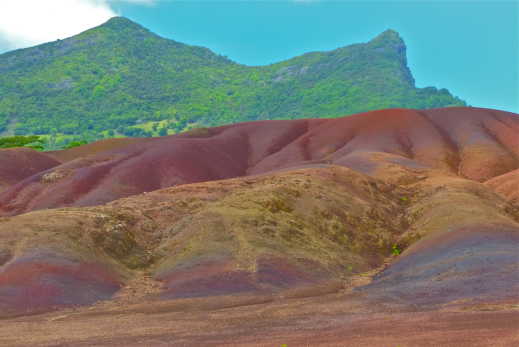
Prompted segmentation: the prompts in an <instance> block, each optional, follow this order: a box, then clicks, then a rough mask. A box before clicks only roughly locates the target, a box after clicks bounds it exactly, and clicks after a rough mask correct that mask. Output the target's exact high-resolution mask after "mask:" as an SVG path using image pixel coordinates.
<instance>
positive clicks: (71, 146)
mask: <svg viewBox="0 0 519 347" xmlns="http://www.w3.org/2000/svg"><path fill="white" fill-rule="evenodd" d="M86 144H87V142H86V141H85V140H83V141H72V142H70V143H69V144H67V145H66V146H65V149H69V148H74V147H79V146H82V145H86Z"/></svg>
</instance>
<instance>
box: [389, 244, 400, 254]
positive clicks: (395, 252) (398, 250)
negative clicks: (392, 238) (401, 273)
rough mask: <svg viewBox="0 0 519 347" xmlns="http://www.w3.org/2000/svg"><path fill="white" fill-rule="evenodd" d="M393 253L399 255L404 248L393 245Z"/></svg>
mask: <svg viewBox="0 0 519 347" xmlns="http://www.w3.org/2000/svg"><path fill="white" fill-rule="evenodd" d="M391 253H392V254H393V255H399V254H400V253H402V250H401V249H400V247H398V245H393V247H391Z"/></svg>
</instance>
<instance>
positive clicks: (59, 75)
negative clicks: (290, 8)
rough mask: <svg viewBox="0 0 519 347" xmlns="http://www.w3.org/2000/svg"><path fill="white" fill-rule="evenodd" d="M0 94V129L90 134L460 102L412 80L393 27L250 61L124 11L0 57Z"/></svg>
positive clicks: (134, 132) (158, 130)
mask: <svg viewBox="0 0 519 347" xmlns="http://www.w3.org/2000/svg"><path fill="white" fill-rule="evenodd" d="M0 96H1V98H0V135H1V134H4V135H12V134H18V135H24V134H55V135H57V138H58V139H63V138H67V137H69V138H72V137H74V136H76V137H77V136H78V135H81V136H82V137H83V138H84V139H87V140H89V141H90V140H94V139H98V138H100V137H103V136H104V137H113V136H119V135H127V136H146V135H150V134H153V135H159V134H160V135H165V134H167V133H168V132H169V133H173V132H180V131H183V130H188V129H189V128H191V127H194V126H197V127H199V126H216V125H222V124H228V123H234V122H239V121H249V120H259V119H281V118H289V119H294V118H305V117H338V116H344V115H349V114H353V113H358V112H364V111H369V110H375V109H384V108H394V107H405V108H416V109H428V108H435V107H448V106H464V105H465V103H464V102H463V101H461V100H460V99H458V98H456V97H453V96H452V95H451V94H450V93H449V92H448V91H447V90H446V89H440V90H437V89H436V88H434V87H427V88H416V87H415V85H414V80H413V77H412V75H411V72H410V71H409V68H408V67H407V61H406V46H405V44H404V42H403V41H402V39H401V38H400V36H399V35H398V33H397V32H395V31H393V30H387V31H385V32H383V33H381V34H380V35H378V36H377V37H375V38H374V39H373V40H371V41H369V42H367V43H363V44H354V45H350V46H346V47H342V48H338V49H335V50H333V51H328V52H311V53H307V54H304V55H301V56H298V57H295V58H292V59H289V60H286V61H282V62H279V63H275V64H271V65H268V66H245V65H241V64H237V63H235V62H233V61H231V60H229V59H227V58H226V57H223V56H220V55H217V54H215V53H213V52H211V51H210V50H209V49H207V48H203V47H196V46H190V45H186V44H183V43H179V42H176V41H173V40H169V39H164V38H161V37H159V36H157V35H155V34H154V33H152V32H150V31H149V30H147V29H145V28H143V27H141V26H140V25H138V24H136V23H134V22H132V21H130V20H128V19H126V18H123V17H114V18H112V19H110V20H109V21H108V22H106V23H105V24H103V25H100V26H98V27H96V28H93V29H90V30H87V31H85V32H83V33H81V34H79V35H77V36H73V37H71V38H68V39H65V40H57V41H55V42H49V43H46V44H42V45H39V46H35V47H31V48H26V49H20V50H15V51H12V52H8V53H4V54H2V55H0ZM55 139H56V138H54V140H55Z"/></svg>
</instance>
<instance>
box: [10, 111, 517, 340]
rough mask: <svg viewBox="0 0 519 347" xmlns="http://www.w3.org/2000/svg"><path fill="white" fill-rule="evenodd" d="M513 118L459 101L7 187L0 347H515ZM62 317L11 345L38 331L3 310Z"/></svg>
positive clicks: (118, 158)
mask: <svg viewBox="0 0 519 347" xmlns="http://www.w3.org/2000/svg"><path fill="white" fill-rule="evenodd" d="M518 125H519V122H518V118H517V116H514V115H512V114H508V113H505V112H499V111H492V110H485V109H472V108H461V109H456V108H453V109H444V110H431V111H414V110H385V111H376V112H369V113H366V114H361V115H356V116H352V117H349V118H344V119H330V120H297V121H275V122H274V121H265V122H255V123H244V124H237V125H231V126H226V127H219V128H211V129H205V130H204V129H202V130H197V131H195V132H191V133H186V134H181V135H179V136H170V137H164V138H157V139H151V140H146V141H143V142H138V141H137V142H135V143H132V144H129V145H127V146H123V147H120V148H113V149H110V150H108V151H104V152H101V153H98V154H94V155H89V156H84V157H79V158H77V159H75V160H72V161H70V162H67V163H64V164H62V165H59V166H57V167H55V168H53V169H50V170H47V171H44V172H42V173H39V174H36V175H34V176H32V177H30V178H28V179H26V180H25V181H23V182H20V183H18V184H15V185H14V186H12V187H11V188H10V189H9V190H8V191H6V192H4V193H3V194H2V195H1V198H2V199H6V200H3V201H8V202H7V203H5V202H4V203H3V205H2V209H3V213H4V214H11V215H12V216H4V217H0V317H1V318H4V320H3V322H5V323H6V324H5V325H3V326H5V327H6V328H0V343H1V342H4V343H6V344H8V345H13V346H14V345H24V344H25V345H27V344H30V345H35V344H36V345H37V344H38V343H42V344H45V343H46V344H52V343H58V342H59V343H65V344H73V345H88V344H90V345H92V344H97V345H132V344H133V345H137V344H139V343H140V344H149V345H156V344H185V345H211V344H212V345H229V343H231V342H232V343H239V344H240V345H254V343H258V344H261V343H259V342H258V341H260V342H269V343H278V342H279V344H283V343H292V344H301V343H303V342H304V343H309V342H312V344H313V345H334V344H337V343H338V344H341V343H343V342H344V341H345V340H348V341H350V342H352V343H353V342H354V343H355V344H357V342H358V344H359V345H366V346H385V345H387V343H388V341H389V342H390V343H392V344H395V345H396V344H399V345H400V344H402V345H406V344H409V345H415V344H416V343H418V341H424V339H426V340H427V341H430V342H431V344H434V343H436V344H438V345H449V344H452V345H457V346H458V345H459V346H463V345H466V346H473V345H474V346H478V345H479V346H485V345H489V344H488V343H491V344H490V345H503V346H505V345H514V342H515V341H516V340H517V338H516V337H517V334H516V333H517V329H516V327H517V325H514V322H517V321H518V319H519V315H518V313H517V312H518V311H517V302H519V294H518V293H519V276H518V273H519V272H518V268H517V264H518V263H519V258H518V252H517V250H518V249H519V206H517V204H515V202H514V201H515V200H514V198H513V196H514V195H513V193H512V194H510V192H509V191H511V190H513V189H515V188H514V187H515V186H514V185H513V184H514V183H513V182H515V178H516V172H517V170H518V169H517V160H518V153H517V151H518V150H519V147H518V146H517V137H516V136H512V135H513V134H514V133H515V134H517V133H518V132H517V130H518V129H517V126H518ZM266 134H269V136H268V137H267V136H265V135H266ZM478 162H479V163H483V164H480V165H479V166H478V165H476V164H477V163H478ZM236 176H239V177H236ZM228 177H235V178H231V179H226V178H228ZM489 178H490V179H489ZM193 181H196V182H195V183H189V182H193ZM202 181H203V182H202ZM509 182H512V185H510V183H509ZM186 183H189V184H186ZM160 187H166V188H162V189H157V188H160ZM152 190H153V191H152ZM150 191H151V192H150ZM66 205H73V206H69V207H64V208H52V209H44V208H46V207H57V206H66ZM83 205H95V206H87V207H85V206H83ZM82 206H83V207H82ZM31 210H35V211H31ZM27 211H30V212H28V213H23V214H20V215H15V214H18V213H21V212H27ZM36 294H37V295H36ZM84 305H87V306H90V307H89V308H81V307H80V306H84ZM92 305H93V306H92ZM58 309H59V310H61V311H60V312H59V313H56V314H54V315H53V314H52V313H47V315H44V316H39V317H47V318H48V322H47V323H48V324H47V323H45V324H44V325H45V326H46V327H47V329H46V330H45V332H44V331H43V330H42V331H40V332H36V330H35V331H34V334H33V335H31V336H30V337H27V338H26V337H23V338H19V337H13V335H12V331H15V330H16V329H21V328H17V326H21V325H20V322H22V321H23V322H25V323H24V324H27V325H23V326H24V327H27V326H31V327H35V326H36V324H42V322H41V318H40V321H38V320H37V318H34V320H31V318H30V317H19V318H16V319H15V318H13V317H14V316H24V315H28V314H35V313H42V312H52V311H55V310H58ZM478 310H486V311H488V310H490V311H492V312H487V313H481V312H474V311H478ZM158 313H160V314H158ZM390 313H391V315H389V314H390ZM395 314H396V315H398V317H399V318H398V321H396V320H395V319H394V317H395ZM115 315H117V316H118V317H119V316H122V317H124V324H123V325H124V329H121V326H120V325H117V324H116V323H114V322H115V321H118V320H114V319H113V318H114V316H115ZM180 315H181V316H180ZM166 316H167V318H166ZM99 317H100V318H99ZM186 317H187V318H186ZM391 317H393V318H391ZM94 318H99V319H101V320H102V321H103V322H104V324H102V328H101V330H102V331H101V332H99V331H98V330H95V331H94V330H92V329H93V328H92V329H90V328H88V327H92V326H95V327H96V329H99V324H92V322H93V321H92V319H94ZM417 319H418V320H417ZM389 321H391V323H388V322H389ZM439 321H441V322H442V323H441V324H440V325H438V324H439V323H438V322H439ZM384 322H385V323H384ZM398 322H400V324H399V323H398ZM435 322H436V323H435ZM445 322H448V324H450V325H449V327H450V328H452V329H456V331H457V332H462V333H460V334H453V333H452V334H451V333H450V331H451V330H449V329H446V326H445V324H447V323H445ZM461 322H465V323H466V324H462V323H461ZM496 322H499V324H500V328H499V327H497V325H496V324H497V323H496ZM17 323H18V325H17ZM170 323H171V324H170ZM433 323H434V324H433ZM402 324H408V325H409V326H412V327H417V326H419V327H420V328H409V327H408V326H404V325H402ZM417 324H418V325H417ZM420 324H421V325H420ZM431 324H432V326H433V327H431ZM38 326H40V325H38ZM50 326H52V329H49V327H50ZM439 326H440V327H441V328H438V327H439ZM488 326H492V327H494V328H493V330H492V334H491V335H489V332H488V331H485V332H484V334H483V333H482V332H481V331H480V330H481V328H482V327H488ZM72 327H74V328H73V329H72ZM435 327H436V328H435ZM2 329H4V330H2ZM13 329H14V330H13ZM147 329H148V330H147ZM7 331H9V335H8V334H7ZM48 331H53V334H54V335H49V334H48ZM70 331H73V333H72V334H70ZM389 332H391V339H390V340H388V337H387V334H388V333H389ZM396 333H401V334H403V335H402V336H400V337H399V336H398V335H397V334H396ZM100 334H101V335H100ZM280 334H282V335H280ZM359 335H360V337H359ZM485 336H486V337H488V336H491V340H488V339H487V340H485V343H487V344H485V343H483V342H481V341H482V340H481V339H482V338H483V337H485ZM361 337H362V339H361ZM397 337H399V338H397ZM280 338H283V340H279V339H280ZM489 339H490V337H489ZM278 340H279V341H278ZM136 341H137V342H136ZM237 341H238V342H237Z"/></svg>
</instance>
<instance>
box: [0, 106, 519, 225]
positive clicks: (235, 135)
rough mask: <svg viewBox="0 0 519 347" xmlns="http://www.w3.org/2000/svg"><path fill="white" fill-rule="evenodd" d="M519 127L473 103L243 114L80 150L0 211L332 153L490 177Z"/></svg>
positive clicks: (341, 161)
mask: <svg viewBox="0 0 519 347" xmlns="http://www.w3.org/2000/svg"><path fill="white" fill-rule="evenodd" d="M517 133H519V117H517V116H515V115H514V114H512V113H508V112H503V111H496V110H489V109H479V108H467V107H453V108H443V109H435V110H426V111H416V110H408V109H388V110H380V111H373V112H367V113H362V114H357V115H354V116H349V117H343V118H337V119H309V120H286V121H259V122H250V123H241V124H234V125H229V126H223V127H218V128H211V129H208V130H201V131H199V133H198V135H197V133H191V134H189V133H185V134H179V135H173V136H166V137H162V138H155V139H148V140H146V141H144V140H143V141H142V142H135V143H131V144H129V145H127V146H122V147H118V148H115V149H110V150H107V151H104V152H99V153H97V154H93V155H90V156H87V157H80V158H78V159H76V160H72V161H70V162H68V163H65V164H63V165H60V166H58V167H57V168H55V169H56V170H57V171H58V172H61V173H63V174H62V175H61V176H63V177H62V178H61V179H58V180H54V181H52V182H50V183H49V182H45V180H44V179H43V175H44V173H39V174H36V175H33V176H31V177H30V178H28V179H26V180H24V181H23V182H20V183H18V184H16V185H14V186H12V187H10V188H9V189H7V190H6V191H4V192H3V193H1V194H0V215H15V214H19V213H23V212H27V211H30V210H37V209H43V208H54V207H60V206H88V205H97V204H101V203H105V202H108V201H112V200H115V199H117V198H120V197H125V196H130V195H134V194H139V193H142V192H147V191H151V190H156V189H159V188H164V187H169V186H173V185H179V184H185V183H193V182H201V181H211V180H220V179H225V178H232V177H238V176H245V175H251V174H262V173H266V172H270V171H279V170H282V169H286V168H293V167H303V166H308V165H310V166H319V165H322V164H330V163H334V164H338V165H343V166H348V167H350V168H352V169H354V170H358V171H361V172H365V173H368V174H369V173H371V172H372V171H373V170H374V169H376V168H377V167H378V165H380V164H381V163H390V164H399V165H402V166H405V167H409V168H421V167H432V168H439V169H444V170H447V171H450V172H452V173H455V174H460V175H461V176H464V177H467V178H470V179H473V180H478V181H485V180H488V179H490V178H492V177H496V176H499V175H502V174H504V173H506V172H509V171H512V170H515V169H518V168H519V160H518V158H519V138H518V137H517ZM374 154H379V157H376V156H374ZM380 155H383V157H382V159H381V158H380ZM50 171H51V170H49V171H48V172H46V173H45V174H48V173H49V172H50Z"/></svg>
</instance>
